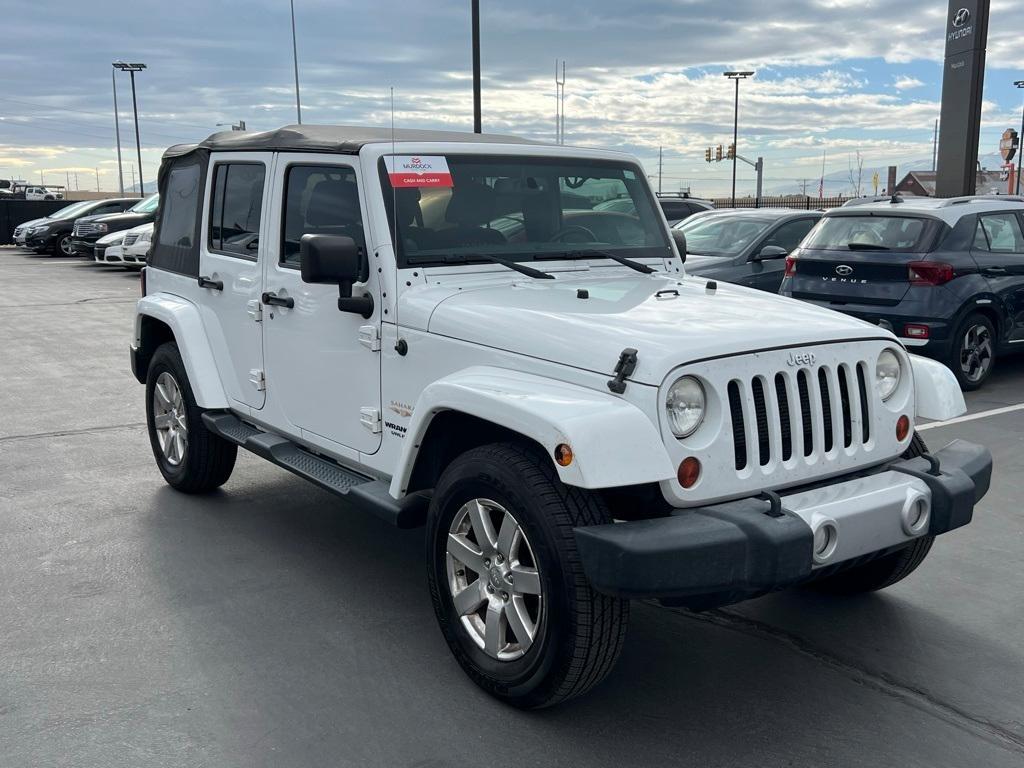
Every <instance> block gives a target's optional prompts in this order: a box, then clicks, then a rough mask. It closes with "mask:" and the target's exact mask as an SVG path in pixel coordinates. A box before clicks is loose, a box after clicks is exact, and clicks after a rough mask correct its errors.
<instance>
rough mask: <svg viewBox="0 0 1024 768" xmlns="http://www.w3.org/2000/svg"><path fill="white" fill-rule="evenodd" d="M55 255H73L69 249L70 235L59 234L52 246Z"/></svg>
mask: <svg viewBox="0 0 1024 768" xmlns="http://www.w3.org/2000/svg"><path fill="white" fill-rule="evenodd" d="M53 253H54V255H55V256H74V253H73V252H72V250H71V235H70V234H67V235H61V236H60V239H59V240H58V241H57V243H56V244H55V245H54V246H53Z"/></svg>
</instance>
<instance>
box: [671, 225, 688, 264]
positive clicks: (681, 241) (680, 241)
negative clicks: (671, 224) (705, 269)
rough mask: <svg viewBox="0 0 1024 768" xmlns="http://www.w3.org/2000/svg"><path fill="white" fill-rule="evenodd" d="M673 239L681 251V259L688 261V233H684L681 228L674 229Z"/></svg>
mask: <svg viewBox="0 0 1024 768" xmlns="http://www.w3.org/2000/svg"><path fill="white" fill-rule="evenodd" d="M672 240H673V242H675V244H676V250H677V251H679V260H680V261H682V262H685V261H686V235H685V234H683V231H682V230H681V229H673V230H672Z"/></svg>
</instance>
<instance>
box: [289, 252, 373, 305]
mask: <svg viewBox="0 0 1024 768" xmlns="http://www.w3.org/2000/svg"><path fill="white" fill-rule="evenodd" d="M299 266H300V268H301V270H302V282H304V283H321V284H327V285H337V286H338V309H340V310H341V311H342V312H354V313H355V314H357V315H362V316H363V317H370V316H371V315H372V314H373V296H371V295H370V294H369V293H364V294H363V295H362V296H353V295H352V284H353V283H365V282H366V281H367V280H369V279H370V264H369V259H367V257H366V251H364V250H363V249H362V248H361V247H360V246H358V245H356V242H355V240H353V239H352V238H351V237H342V236H340V235H303V236H302V239H301V240H299Z"/></svg>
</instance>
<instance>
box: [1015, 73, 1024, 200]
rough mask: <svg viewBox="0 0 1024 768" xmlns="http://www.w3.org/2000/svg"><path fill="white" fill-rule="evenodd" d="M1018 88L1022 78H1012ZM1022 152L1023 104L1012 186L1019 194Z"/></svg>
mask: <svg viewBox="0 0 1024 768" xmlns="http://www.w3.org/2000/svg"><path fill="white" fill-rule="evenodd" d="M1013 84H1014V85H1015V86H1017V87H1018V88H1024V80H1014V81H1013ZM1022 152H1024V106H1022V107H1021V108H1020V135H1019V136H1018V137H1017V183H1016V184H1015V185H1014V187H1013V191H1014V193H1015V194H1018V195H1019V194H1020V168H1021V157H1022V155H1021V153H1022Z"/></svg>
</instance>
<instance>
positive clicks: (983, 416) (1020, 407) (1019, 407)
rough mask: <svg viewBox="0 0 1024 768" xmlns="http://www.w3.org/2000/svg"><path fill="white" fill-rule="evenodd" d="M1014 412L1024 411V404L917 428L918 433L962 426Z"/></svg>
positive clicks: (935, 422)
mask: <svg viewBox="0 0 1024 768" xmlns="http://www.w3.org/2000/svg"><path fill="white" fill-rule="evenodd" d="M1013 411H1024V403H1017V404H1016V405H1007V406H1004V407H1002V408H993V409H992V410H989V411H979V412H978V413H968V414H966V415H964V416H957V417H956V418H955V419H947V420H946V421H933V422H931V423H930V424H922V425H921V426H919V427H918V428H917V431H918V432H921V431H923V430H925V429H935V427H948V426H949V425H950V424H960V423H961V422H964V421H975V420H976V419H987V418H988V417H989V416H999V415H1001V414H1004V413H1012V412H1013Z"/></svg>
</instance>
